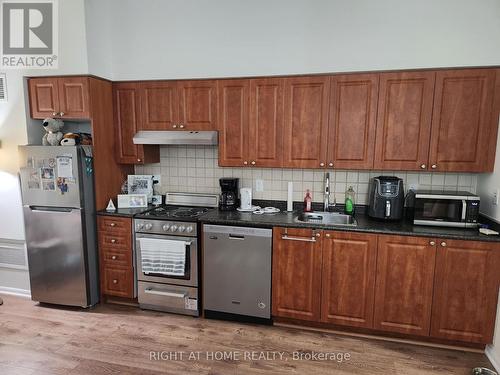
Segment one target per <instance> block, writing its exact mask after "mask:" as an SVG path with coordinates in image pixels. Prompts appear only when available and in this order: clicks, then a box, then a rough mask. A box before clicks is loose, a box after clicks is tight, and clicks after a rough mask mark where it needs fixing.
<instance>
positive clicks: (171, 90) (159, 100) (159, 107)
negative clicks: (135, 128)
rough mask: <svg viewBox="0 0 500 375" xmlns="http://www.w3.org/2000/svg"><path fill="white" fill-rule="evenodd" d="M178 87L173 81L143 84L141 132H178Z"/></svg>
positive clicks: (141, 94) (141, 93)
mask: <svg viewBox="0 0 500 375" xmlns="http://www.w3.org/2000/svg"><path fill="white" fill-rule="evenodd" d="M176 90H177V85H176V83H175V82H173V81H167V82H166V81H162V82H159V81H152V82H144V83H142V84H141V89H140V107H141V117H140V118H138V120H139V121H140V129H141V130H178V125H179V124H178V121H179V118H178V117H179V116H178V112H177V109H178V104H177V91H176Z"/></svg>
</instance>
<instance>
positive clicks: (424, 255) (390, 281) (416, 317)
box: [374, 236, 436, 336]
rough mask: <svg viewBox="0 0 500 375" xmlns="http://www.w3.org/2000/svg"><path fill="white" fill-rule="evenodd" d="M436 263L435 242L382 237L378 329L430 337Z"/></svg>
mask: <svg viewBox="0 0 500 375" xmlns="http://www.w3.org/2000/svg"><path fill="white" fill-rule="evenodd" d="M435 259H436V247H435V242H434V241H433V240H430V239H428V238H425V237H405V236H379V238H378V256H377V281H376V286H375V313H374V328H376V329H379V330H383V331H391V332H400V333H408V334H412V335H422V336H428V335H429V328H430V322H431V304H432V288H433V279H434V263H435Z"/></svg>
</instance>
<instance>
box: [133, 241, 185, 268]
mask: <svg viewBox="0 0 500 375" xmlns="http://www.w3.org/2000/svg"><path fill="white" fill-rule="evenodd" d="M139 244H140V246H141V265H142V272H143V273H144V274H145V275H147V274H151V273H157V274H161V275H166V276H184V274H185V272H186V245H188V244H189V242H186V241H175V240H162V239H159V238H140V239H139Z"/></svg>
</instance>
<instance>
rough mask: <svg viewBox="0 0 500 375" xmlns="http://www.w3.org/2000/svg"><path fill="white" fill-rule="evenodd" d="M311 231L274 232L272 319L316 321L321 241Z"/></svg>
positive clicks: (319, 306)
mask: <svg viewBox="0 0 500 375" xmlns="http://www.w3.org/2000/svg"><path fill="white" fill-rule="evenodd" d="M316 234H319V233H316V232H315V231H314V230H312V229H292V228H274V230H273V277H272V280H273V281H272V284H273V288H272V293H273V297H272V303H273V306H272V312H273V315H274V316H280V317H285V318H292V319H301V320H309V321H318V320H319V319H320V308H321V304H320V299H321V241H320V240H319V237H316Z"/></svg>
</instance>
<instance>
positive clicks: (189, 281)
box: [135, 233, 198, 287]
mask: <svg viewBox="0 0 500 375" xmlns="http://www.w3.org/2000/svg"><path fill="white" fill-rule="evenodd" d="M141 238H144V239H148V240H153V241H158V247H161V246H160V245H161V242H162V241H165V240H168V241H179V242H182V243H183V244H184V246H185V248H186V262H185V268H184V275H182V276H180V275H179V276H172V275H162V274H155V273H148V274H146V273H145V272H144V271H143V269H142V257H141ZM135 249H136V251H135V253H136V257H137V258H136V261H137V262H136V263H137V280H140V281H149V282H155V283H163V284H175V285H186V286H192V287H196V286H198V241H197V239H196V237H179V236H164V235H155V234H145V233H136V235H135Z"/></svg>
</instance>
